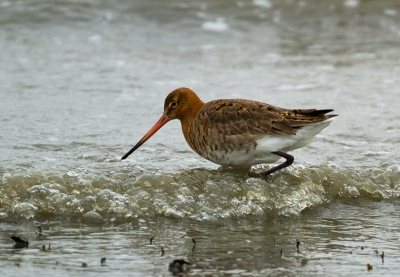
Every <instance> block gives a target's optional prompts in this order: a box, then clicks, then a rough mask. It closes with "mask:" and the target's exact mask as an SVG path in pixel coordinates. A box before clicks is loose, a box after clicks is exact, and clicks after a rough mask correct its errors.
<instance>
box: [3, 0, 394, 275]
mask: <svg viewBox="0 0 400 277" xmlns="http://www.w3.org/2000/svg"><path fill="white" fill-rule="evenodd" d="M0 49H2V50H1V51H0V126H1V132H0V141H1V143H0V153H1V155H0V177H1V179H0V222H1V225H0V226H1V237H0V246H1V249H0V256H1V269H0V271H2V272H1V273H2V275H4V276H22V275H24V274H26V272H27V270H29V272H30V273H31V274H30V275H31V276H39V275H48V274H56V275H57V276H70V275H71V274H76V273H78V274H83V275H85V276H86V275H87V276H92V275H95V274H96V275H97V274H100V273H104V274H105V275H109V274H110V273H112V274H117V275H119V276H127V275H130V276H131V275H132V276H168V275H170V273H169V272H168V270H167V269H168V264H169V262H170V261H172V259H173V258H185V259H187V260H190V261H191V262H192V263H194V264H195V265H194V267H193V269H192V271H191V273H190V275H195V276H212V275H215V276H265V275H272V276H296V275H310V274H311V275H327V276H330V275H343V276H347V275H349V274H356V275H357V274H360V275H361V274H366V273H368V274H373V275H374V274H377V275H378V274H379V275H385V276H390V275H394V274H395V272H396V270H398V262H399V257H398V255H397V253H398V252H399V249H400V244H399V243H398V232H399V229H398V226H397V224H396V223H397V222H398V221H399V217H398V214H399V213H398V206H399V202H398V201H399V194H400V163H399V160H400V146H399V145H400V144H399V143H400V139H399V134H400V123H399V122H400V110H399V108H398V103H400V89H399V87H400V78H399V76H400V50H399V49H400V3H398V1H356V0H347V1H267V0H265V1H262V0H256V1H196V2H194V1H181V2H180V1H167V2H166V1H113V2H110V1H1V2H0ZM181 86H186V87H190V88H192V89H193V90H194V91H196V92H197V93H198V95H199V96H200V97H201V98H202V100H203V101H209V100H212V99H218V98H248V99H254V100H258V101H262V102H267V103H270V104H273V105H276V106H281V107H287V108H332V109H335V113H337V114H339V117H337V118H336V119H335V121H334V122H333V123H332V124H331V125H330V126H329V127H328V128H327V129H325V130H324V131H323V132H322V133H321V134H320V135H318V136H317V138H316V140H315V142H313V143H312V144H311V145H309V146H307V147H306V148H304V149H299V150H296V151H294V152H293V153H292V154H293V155H294V157H295V162H294V164H293V166H292V167H291V168H289V169H287V170H283V171H280V172H278V173H277V174H274V175H273V176H270V177H268V178H265V179H259V178H250V177H249V176H248V172H247V171H244V170H239V171H238V170H229V169H221V168H219V167H218V166H217V165H215V164H212V163H210V162H208V161H205V160H203V159H202V158H201V157H199V156H197V154H195V153H194V152H193V151H191V149H190V148H189V146H187V144H186V142H185V141H184V138H183V136H182V134H181V130H180V126H179V122H171V123H168V124H167V125H166V126H165V127H163V129H162V130H160V131H159V132H158V133H157V134H156V135H155V136H154V137H152V138H151V139H150V140H149V141H148V142H146V144H144V145H143V146H142V147H141V148H140V149H139V150H137V151H136V152H135V153H134V154H133V155H131V156H130V157H129V159H128V160H126V161H123V162H121V160H120V158H121V157H122V155H123V154H125V153H126V152H127V151H128V150H129V149H130V148H131V147H132V146H133V144H134V143H136V142H137V141H138V140H139V139H140V138H141V137H142V136H143V135H144V133H145V132H146V131H148V129H149V128H150V127H151V126H153V124H154V123H155V122H156V120H158V118H159V116H160V115H161V113H162V107H163V101H164V98H165V96H166V95H167V94H168V93H169V92H170V91H172V90H173V89H175V88H177V87H181ZM266 167H268V165H266ZM262 169H263V166H259V167H254V168H253V169H252V170H253V171H258V170H262ZM37 226H42V228H43V229H44V231H43V232H44V234H43V235H41V236H39V234H38V233H37ZM12 235H17V236H20V237H22V238H25V239H29V241H30V242H31V243H30V247H29V248H27V249H22V250H18V251H15V250H14V249H13V248H12V244H13V242H12V241H11V240H10V239H9V237H10V236H12ZM153 236H155V240H154V243H155V245H153V246H149V245H148V241H149V239H150V238H151V237H153ZM192 238H195V239H196V241H197V242H198V243H197V246H196V248H195V250H194V251H192V247H193V243H192V241H191V239H192ZM296 239H299V240H300V241H301V242H302V243H301V253H297V251H296V247H295V242H296ZM48 243H51V244H52V248H51V251H41V247H42V245H43V244H46V245H47V244H48ZM274 244H275V246H274ZM161 246H163V247H164V248H165V252H166V254H165V255H164V256H162V257H161V256H160V255H161V253H160V247H161ZM361 247H363V248H364V249H363V250H361ZM280 249H283V256H282V257H281V256H280V253H279V252H280ZM375 250H376V251H378V253H375ZM382 251H384V252H385V257H386V258H385V260H384V263H383V264H382V261H381V258H380V256H379V255H381V252H382ZM103 256H104V257H107V266H105V267H101V266H100V262H99V261H100V258H101V257H103ZM82 262H86V263H87V264H88V267H86V268H82V267H81V264H82ZM366 263H371V264H373V266H374V269H373V270H372V271H369V272H367V267H366ZM49 272H51V273H49ZM24 276H25V275H24Z"/></svg>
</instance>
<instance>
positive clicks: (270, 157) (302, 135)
mask: <svg viewBox="0 0 400 277" xmlns="http://www.w3.org/2000/svg"><path fill="white" fill-rule="evenodd" d="M331 121H332V120H327V121H324V122H321V123H318V124H315V125H312V126H306V127H303V128H301V129H299V130H297V132H296V134H295V135H290V136H265V137H263V138H261V139H259V140H257V141H256V142H257V146H256V148H255V149H252V150H249V151H247V150H240V149H235V150H231V151H214V153H213V155H212V156H210V157H205V158H206V159H208V160H210V161H212V162H214V163H216V164H219V165H223V166H252V165H256V164H263V163H275V162H277V161H278V160H279V159H280V158H281V157H280V156H278V155H276V154H273V153H272V152H275V151H282V152H288V151H291V150H294V149H297V148H301V147H304V146H306V145H307V144H309V143H310V142H311V141H312V140H313V138H314V137H315V135H316V134H318V133H319V132H321V131H322V129H324V128H325V127H327V126H328V125H329V124H330V122H331Z"/></svg>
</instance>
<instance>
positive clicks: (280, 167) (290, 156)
mask: <svg viewBox="0 0 400 277" xmlns="http://www.w3.org/2000/svg"><path fill="white" fill-rule="evenodd" d="M272 153H274V154H275V155H278V156H281V157H283V158H285V159H286V161H285V162H284V163H282V164H280V165H278V166H275V167H273V168H271V169H269V170H267V171H265V172H262V173H260V175H262V176H267V175H269V174H271V173H274V172H275V171H278V170H280V169H282V168H285V167H288V166H289V165H291V164H292V163H293V161H294V158H293V156H292V155H289V154H287V153H285V152H281V151H276V152H272Z"/></svg>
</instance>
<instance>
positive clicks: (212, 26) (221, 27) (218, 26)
mask: <svg viewBox="0 0 400 277" xmlns="http://www.w3.org/2000/svg"><path fill="white" fill-rule="evenodd" d="M201 27H202V28H203V29H204V30H207V31H214V32H223V31H226V30H227V29H228V24H226V23H225V18H222V17H220V18H217V20H216V21H207V22H204V23H203V24H202V25H201Z"/></svg>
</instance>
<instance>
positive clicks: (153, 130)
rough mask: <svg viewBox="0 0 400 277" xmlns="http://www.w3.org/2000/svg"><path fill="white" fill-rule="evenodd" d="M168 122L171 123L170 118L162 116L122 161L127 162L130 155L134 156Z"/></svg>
mask: <svg viewBox="0 0 400 277" xmlns="http://www.w3.org/2000/svg"><path fill="white" fill-rule="evenodd" d="M168 121H170V119H169V118H168V116H166V115H164V114H163V115H162V116H161V118H160V119H159V120H158V121H157V123H156V124H155V125H154V126H153V128H151V129H150V131H148V132H147V134H146V135H144V137H143V138H142V139H141V140H140V141H139V142H138V143H136V145H135V146H134V147H133V148H132V149H131V150H129V152H128V153H126V154H125V155H124V156H123V157H122V158H121V160H125V159H126V158H128V156H129V155H130V154H132V153H133V152H134V151H135V150H136V149H138V148H139V147H140V146H141V145H142V144H143V143H145V142H146V141H147V140H148V139H149V138H150V137H151V136H152V135H154V134H155V133H156V132H157V131H158V130H159V129H160V128H161V127H162V126H164V124H165V123H167V122H168Z"/></svg>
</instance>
